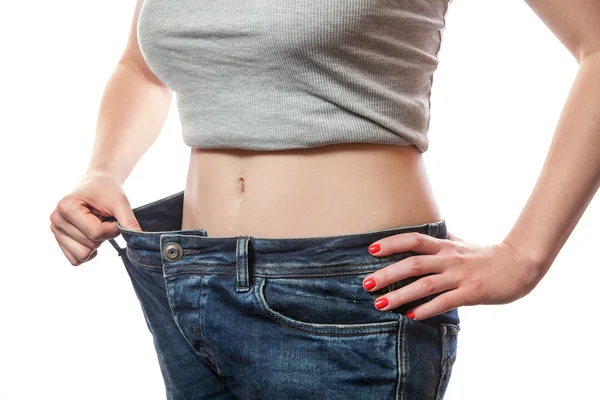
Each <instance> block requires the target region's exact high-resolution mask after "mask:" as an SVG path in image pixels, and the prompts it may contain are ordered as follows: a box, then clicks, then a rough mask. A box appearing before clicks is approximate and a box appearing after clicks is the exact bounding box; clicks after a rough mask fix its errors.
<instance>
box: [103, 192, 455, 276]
mask: <svg viewBox="0 0 600 400" xmlns="http://www.w3.org/2000/svg"><path fill="white" fill-rule="evenodd" d="M183 195H184V191H181V192H178V193H175V194H172V195H170V196H167V197H164V198H162V199H159V200H156V201H154V202H151V203H148V204H145V205H143V206H141V207H137V208H134V209H133V213H134V215H135V216H136V218H137V220H138V222H139V224H140V226H141V227H142V230H143V231H141V232H140V231H133V230H129V229H125V228H123V227H122V226H121V225H120V224H118V227H119V231H120V232H121V235H122V237H123V239H124V240H125V242H126V243H127V247H126V249H121V250H122V251H120V255H123V254H125V253H126V255H127V257H128V258H129V259H130V260H131V262H132V263H135V264H137V265H138V266H142V267H147V268H164V269H165V271H166V272H169V273H173V274H178V273H186V272H202V271H204V272H206V273H218V274H236V266H239V264H240V262H246V263H249V264H251V266H252V273H253V274H255V275H260V276H307V275H312V276H317V275H320V274H322V275H332V274H347V273H361V272H370V271H374V270H376V269H378V268H379V267H380V266H381V265H384V264H390V263H391V262H394V261H398V260H400V259H403V258H406V257H408V256H411V255H416V254H417V253H414V252H412V251H407V252H401V253H394V254H390V255H388V256H373V255H371V254H370V253H369V251H368V248H369V246H370V245H371V244H372V243H374V242H375V241H377V240H379V239H382V238H385V237H388V236H392V235H396V234H401V233H409V232H417V233H421V234H426V235H430V236H433V237H437V238H442V239H445V238H446V237H447V231H446V223H445V220H444V219H441V220H439V221H432V222H429V223H425V224H420V225H407V226H399V227H394V228H390V229H383V230H377V231H368V232H358V233H353V234H343V235H334V236H311V237H293V238H292V237H280V238H261V237H254V236H249V235H240V236H227V237H218V236H216V237H211V236H208V234H207V231H206V230H205V229H194V230H181V221H182V219H181V217H182V212H183ZM111 242H112V244H113V246H115V248H117V250H119V249H120V247H119V246H118V244H116V242H115V241H114V240H111Z"/></svg>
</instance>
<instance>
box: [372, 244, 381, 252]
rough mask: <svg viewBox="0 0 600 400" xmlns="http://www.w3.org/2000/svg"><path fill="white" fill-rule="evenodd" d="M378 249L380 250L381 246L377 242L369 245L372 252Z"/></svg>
mask: <svg viewBox="0 0 600 400" xmlns="http://www.w3.org/2000/svg"><path fill="white" fill-rule="evenodd" d="M379 250H381V246H380V245H379V243H375V244H374V245H371V247H369V252H370V253H371V254H372V253H377V252H378V251H379Z"/></svg>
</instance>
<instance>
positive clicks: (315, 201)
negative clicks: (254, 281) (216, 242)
mask: <svg viewBox="0 0 600 400" xmlns="http://www.w3.org/2000/svg"><path fill="white" fill-rule="evenodd" d="M441 218H442V216H441V214H440V211H439V209H438V206H437V204H436V202H435V199H434V197H433V193H432V189H431V187H430V184H429V180H428V177H427V174H426V170H425V165H424V163H423V156H422V154H421V152H420V151H419V150H418V149H417V148H416V147H414V146H391V145H380V144H366V143H344V144H334V145H328V146H321V147H316V148H308V149H298V150H296V149H294V150H280V151H251V150H237V149H236V150H232V149H203V148H191V154H190V164H189V170H188V176H187V183H186V188H185V196H184V207H183V221H182V229H184V230H188V229H205V230H206V231H207V234H208V236H212V237H215V236H219V237H224V236H238V235H249V236H254V237H262V238H277V237H310V236H330V235H342V234H352V233H360V232H367V231H374V230H379V229H388V228H394V227H401V226H407V225H419V224H424V223H427V222H435V221H439V220H440V219H441Z"/></svg>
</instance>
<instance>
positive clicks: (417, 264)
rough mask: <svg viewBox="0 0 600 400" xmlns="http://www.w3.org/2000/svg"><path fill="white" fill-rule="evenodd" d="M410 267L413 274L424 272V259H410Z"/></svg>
mask: <svg viewBox="0 0 600 400" xmlns="http://www.w3.org/2000/svg"><path fill="white" fill-rule="evenodd" d="M408 267H409V269H410V270H411V272H413V273H419V272H421V271H422V270H423V259H421V258H420V257H410V258H409V261H408Z"/></svg>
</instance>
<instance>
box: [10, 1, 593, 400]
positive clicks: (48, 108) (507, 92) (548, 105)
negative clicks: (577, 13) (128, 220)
mask: <svg viewBox="0 0 600 400" xmlns="http://www.w3.org/2000/svg"><path fill="white" fill-rule="evenodd" d="M134 5H135V1H134V0H127V1H124V0H104V1H102V2H88V1H73V0H71V1H65V0H57V1H52V2H48V1H39V0H32V1H26V2H25V1H22V2H21V1H19V2H17V1H12V2H2V4H1V5H0V37H1V39H0V40H1V43H2V52H1V53H0V54H1V56H0V57H1V63H0V73H1V75H0V76H1V77H2V90H1V91H0V101H1V102H2V104H1V106H2V107H1V108H0V132H1V134H0V165H1V167H2V168H1V171H2V172H1V173H2V180H1V182H2V184H3V187H2V196H1V200H0V201H1V202H2V203H1V205H2V212H3V215H2V221H3V226H2V228H3V229H2V230H1V231H0V232H1V233H0V235H2V236H1V243H2V244H3V251H2V275H1V277H0V284H1V286H0V288H1V290H0V399H2V400H34V399H60V400H70V399H73V400H75V399H77V400H81V399H90V400H93V399H115V400H120V399H134V400H135V399H144V400H160V399H165V394H164V384H163V381H162V376H161V374H160V370H159V367H158V362H157V358H156V355H155V352H154V347H153V344H152V338H151V335H150V333H149V331H148V329H147V327H146V325H145V321H144V318H143V315H142V312H141V308H140V306H139V303H138V300H137V298H136V296H135V294H134V291H133V288H132V287H131V282H130V280H129V277H128V276H127V274H126V271H125V269H124V266H123V265H122V263H121V261H120V259H119V257H118V256H117V253H116V252H115V250H114V249H113V248H112V246H111V245H110V244H109V243H104V244H103V245H102V246H101V247H100V249H99V255H98V256H97V257H96V258H95V259H94V260H92V261H91V262H89V263H87V264H83V265H81V266H79V267H73V266H72V265H71V264H70V263H69V262H68V261H67V259H66V257H65V256H64V255H63V254H62V252H61V250H60V248H59V247H58V245H57V243H56V241H55V239H54V236H53V234H52V232H51V231H50V227H49V224H50V222H49V216H50V213H51V212H52V210H53V209H54V207H55V205H56V203H57V202H58V201H59V200H60V199H61V198H62V197H63V196H64V195H66V194H67V193H69V192H70V191H71V190H72V189H73V187H74V185H75V184H76V183H77V182H78V181H79V179H80V178H81V177H82V175H83V173H84V172H85V168H86V167H87V163H88V161H89V156H90V154H91V149H92V144H93V139H94V132H95V123H96V118H97V111H98V106H99V102H100V98H101V95H102V91H103V89H104V85H105V84H106V81H107V79H108V78H109V75H110V74H111V73H112V71H113V68H114V67H115V64H116V62H117V60H118V58H119V56H120V55H121V52H122V51H123V49H124V46H125V41H126V38H127V34H128V31H129V25H130V22H131V18H132V14H133V9H134ZM577 69H578V64H577V62H576V61H575V59H574V58H573V57H572V56H571V55H570V53H568V51H567V50H566V49H565V48H564V47H563V45H562V44H561V43H560V42H559V41H558V39H556V38H555V37H554V35H553V34H552V33H551V31H550V30H549V29H548V28H547V27H546V26H545V25H544V24H543V23H542V22H541V20H539V19H538V17H537V16H536V15H535V13H534V12H533V11H532V10H531V9H530V8H529V7H528V6H527V5H526V3H525V2H523V1H491V0H454V1H453V2H452V3H451V4H450V10H449V13H448V15H447V26H446V29H445V31H444V37H443V42H442V50H441V52H440V64H439V69H438V71H437V73H436V75H435V78H434V86H433V93H432V119H431V129H430V132H429V138H430V148H429V150H428V151H427V152H426V153H425V154H424V157H425V160H426V164H427V167H428V173H429V176H430V179H431V182H432V185H433V187H434V191H435V195H436V199H437V201H438V203H439V205H440V207H441V210H442V214H443V216H444V218H445V219H446V221H447V224H448V229H449V231H450V232H452V233H454V234H456V235H458V236H459V237H461V238H463V239H464V240H467V241H471V242H475V243H479V244H489V243H495V242H499V241H501V240H502V239H503V238H504V237H505V235H506V234H507V233H508V231H509V230H510V228H511V227H512V224H513V223H514V221H515V220H516V218H517V216H518V215H519V213H520V211H521V209H522V207H523V206H524V204H525V202H526V200H527V198H528V196H529V194H530V191H531V189H532V188H533V185H534V183H535V181H536V179H537V176H538V174H539V171H540V168H541V166H542V163H543V161H544V158H545V156H546V151H547V150H548V146H549V144H550V141H551V139H552V135H553V133H554V128H555V126H556V123H557V121H558V117H559V114H560V112H561V109H562V107H563V104H564V101H565V99H566V96H567V94H568V92H569V90H570V87H571V84H572V82H573V79H574V78H575V75H576V73H577ZM188 159H189V149H188V148H187V147H186V146H185V145H184V144H183V142H182V140H181V136H180V127H179V120H178V116H177V112H176V109H175V101H174V102H173V108H172V109H171V113H170V116H169V119H168V121H167V123H166V125H165V126H164V129H163V132H162V135H161V136H160V137H159V139H158V140H157V142H156V143H155V144H154V146H153V147H152V148H151V149H150V150H149V151H148V152H147V153H146V154H145V155H144V157H143V158H142V160H141V161H140V162H139V163H138V164H137V166H136V168H135V170H134V171H133V173H132V174H131V175H130V177H129V178H128V180H127V181H126V182H125V184H124V188H125V191H126V193H127V195H128V197H129V200H130V202H131V204H132V206H133V207H135V206H139V205H141V204H144V203H146V202H149V201H152V200H155V199H158V198H159V197H164V196H167V195H169V194H172V193H175V192H178V191H180V190H182V189H183V188H184V184H185V179H186V173H187V162H188ZM165 165H168V166H169V168H168V169H167V168H164V166H165ZM557 211H558V210H557ZM599 213H600V207H599V204H598V199H597V196H596V198H595V199H594V200H593V201H592V202H591V204H590V205H589V207H588V209H587V211H586V212H585V214H584V215H583V217H582V218H581V220H580V222H579V224H578V225H577V227H576V228H575V230H574V232H573V234H572V235H571V237H570V238H569V240H568V241H567V243H566V244H565V246H564V247H563V249H562V251H561V253H560V254H559V256H558V257H557V259H556V261H555V262H554V265H553V266H552V268H551V269H550V271H549V272H548V274H547V275H546V276H545V278H544V279H543V280H542V282H541V283H540V284H539V285H538V286H537V287H536V288H535V289H534V290H533V292H531V293H530V294H529V295H528V296H526V297H525V298H523V299H521V300H519V301H517V302H514V303H511V304H508V305H503V306H476V307H463V308H461V309H460V316H461V326H462V330H461V332H460V336H459V348H458V357H457V360H456V363H455V365H454V370H453V374H452V378H451V381H450V385H449V387H448V391H447V394H446V399H448V400H462V399H477V400H480V399H486V400H493V399H507V398H510V399H514V400H520V399H565V398H568V399H578V398H591V397H592V396H593V395H595V394H596V393H597V374H598V366H597V363H596V360H598V359H599V358H600V347H598V346H597V345H596V344H597V340H596V338H597V336H598V334H599V331H600V324H599V323H598V318H597V317H596V315H597V304H598V297H597V293H598V286H597V282H598V280H599V279H600V273H599V271H598V268H599V267H600V265H599V263H598V257H597V253H596V252H595V250H596V249H597V247H596V246H597V245H598V241H599V236H598V232H599V231H598V229H597V224H598V221H600V219H599ZM118 240H119V242H120V243H121V244H123V241H122V239H121V238H119V239H118Z"/></svg>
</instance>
